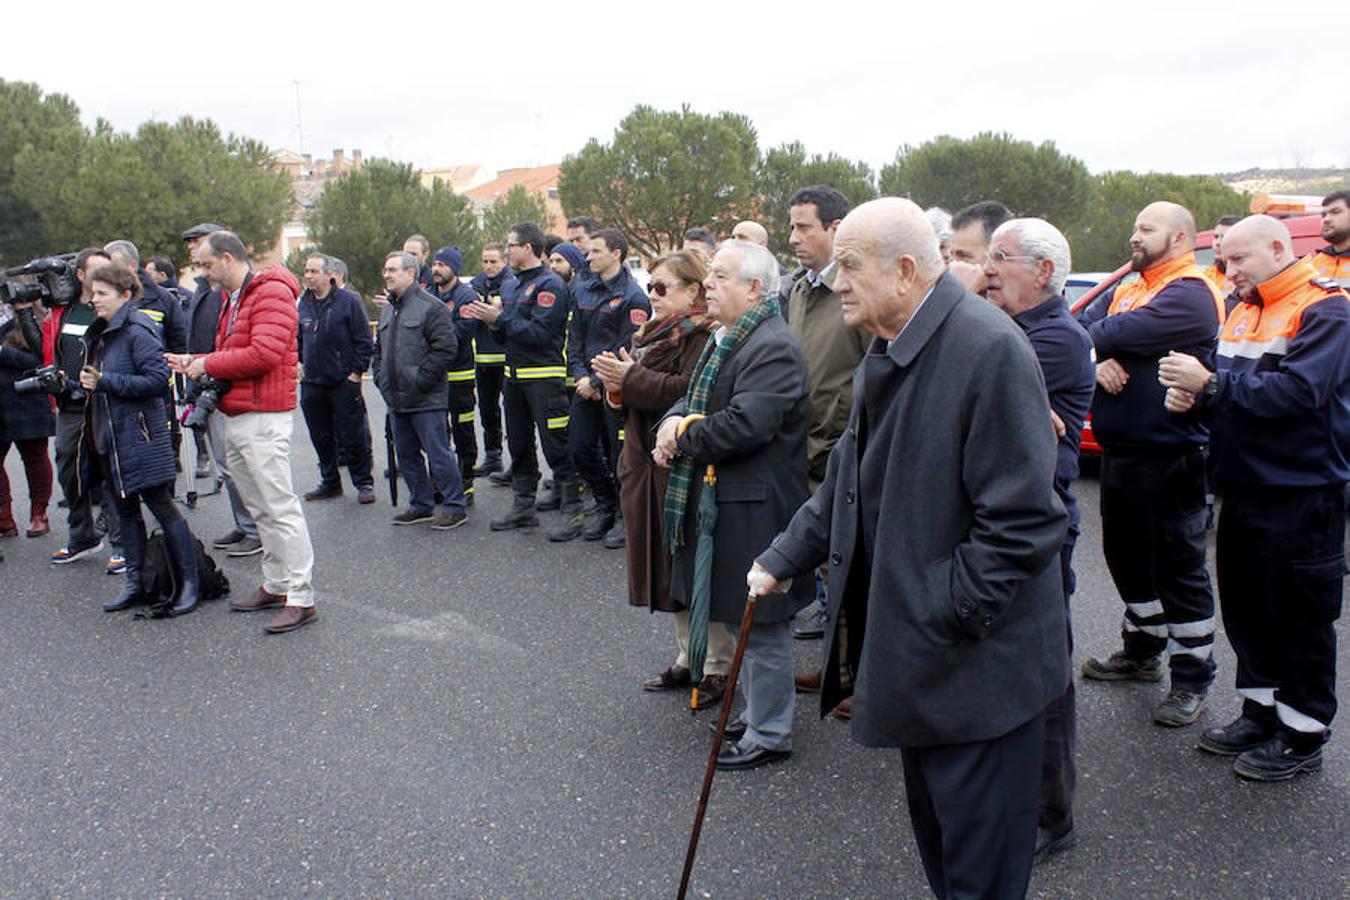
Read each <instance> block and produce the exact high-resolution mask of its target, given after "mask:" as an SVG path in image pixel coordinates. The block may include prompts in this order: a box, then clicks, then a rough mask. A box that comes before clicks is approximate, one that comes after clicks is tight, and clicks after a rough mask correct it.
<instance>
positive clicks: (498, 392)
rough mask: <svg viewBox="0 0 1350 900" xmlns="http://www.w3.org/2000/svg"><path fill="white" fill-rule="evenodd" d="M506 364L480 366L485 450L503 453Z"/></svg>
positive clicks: (480, 415) (494, 453)
mask: <svg viewBox="0 0 1350 900" xmlns="http://www.w3.org/2000/svg"><path fill="white" fill-rule="evenodd" d="M505 371H506V367H505V366H495V365H493V366H479V367H478V416H479V419H480V421H481V422H482V425H483V450H484V452H486V454H487V455H488V456H492V457H500V456H501V455H502V405H501V400H502V391H503V388H502V379H503V373H504V372H505Z"/></svg>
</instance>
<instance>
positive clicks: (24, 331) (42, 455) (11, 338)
mask: <svg viewBox="0 0 1350 900" xmlns="http://www.w3.org/2000/svg"><path fill="white" fill-rule="evenodd" d="M38 309H39V307H37V306H36V305H35V304H34V303H33V302H32V301H29V302H24V303H21V302H18V301H17V300H16V301H15V302H13V303H5V304H0V537H14V536H15V535H17V534H18V533H19V526H18V524H17V523H16V522H15V521H14V512H13V509H12V508H11V505H10V503H11V496H10V487H9V476H8V475H7V474H6V473H5V459H6V458H7V457H8V456H9V448H10V445H11V444H14V445H17V446H18V448H19V456H20V457H21V458H22V459H23V469H24V475H25V476H26V477H27V479H28V505H29V514H30V521H29V525H28V531H27V535H28V536H29V537H40V536H42V535H44V534H46V533H47V532H48V530H49V526H48V524H47V503H48V501H50V500H51V497H52V464H51V461H50V460H49V459H48V458H47V438H49V437H51V436H52V435H53V434H55V433H56V417H55V416H54V415H52V404H51V401H50V400H49V399H48V398H47V396H46V395H45V394H42V393H28V394H19V393H17V392H16V391H15V390H14V384H15V382H17V381H19V380H20V379H21V378H22V377H23V375H24V374H25V373H27V372H28V371H30V370H32V369H36V368H38V367H39V366H41V365H42V331H41V329H40V328H39V327H38V323H37V318H36V314H37V312H38Z"/></svg>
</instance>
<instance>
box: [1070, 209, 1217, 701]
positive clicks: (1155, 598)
mask: <svg viewBox="0 0 1350 900" xmlns="http://www.w3.org/2000/svg"><path fill="white" fill-rule="evenodd" d="M1194 247H1195V219H1194V218H1192V216H1191V214H1190V212H1189V211H1187V210H1186V209H1185V208H1184V207H1182V206H1178V205H1177V204H1175V203H1165V202H1159V203H1151V204H1149V205H1148V206H1146V207H1144V209H1143V211H1141V212H1140V213H1139V215H1138V216H1137V217H1136V218H1135V222H1134V233H1133V234H1132V235H1131V236H1130V249H1131V251H1132V253H1131V256H1130V263H1131V265H1132V266H1133V268H1134V270H1135V271H1136V272H1138V273H1139V275H1140V277H1139V278H1138V279H1136V280H1134V281H1130V282H1127V283H1125V284H1123V285H1121V286H1120V287H1118V288H1116V290H1115V292H1114V294H1113V296H1111V297H1110V298H1108V299H1104V300H1103V301H1102V303H1101V304H1100V305H1097V304H1094V308H1095V309H1094V311H1093V312H1092V313H1090V315H1101V312H1102V311H1103V310H1105V311H1106V314H1105V315H1104V316H1101V317H1100V318H1098V319H1097V320H1096V321H1087V322H1084V324H1085V325H1087V329H1088V335H1089V336H1090V337H1091V338H1092V342H1093V345H1094V348H1095V350H1096V358H1097V393H1096V396H1095V397H1094V399H1093V402H1092V431H1093V434H1095V435H1096V437H1097V440H1098V441H1099V442H1100V443H1101V445H1102V469H1101V504H1102V505H1101V515H1102V547H1103V550H1104V551H1105V555H1106V564H1107V567H1108V568H1109V569H1110V571H1111V577H1112V579H1113V580H1114V581H1115V585H1116V590H1117V591H1119V592H1120V597H1121V599H1122V600H1124V601H1125V617H1124V621H1123V624H1122V626H1121V641H1122V644H1123V646H1122V648H1121V649H1120V650H1117V651H1115V652H1114V653H1112V654H1111V655H1110V657H1108V658H1107V659H1105V660H1102V659H1097V658H1095V657H1093V658H1089V659H1088V660H1087V661H1086V662H1084V663H1083V677H1084V678H1090V679H1095V680H1098V681H1146V682H1155V681H1160V680H1161V679H1162V677H1163V655H1164V653H1166V654H1167V656H1168V657H1169V664H1170V670H1171V679H1172V680H1171V689H1170V690H1169V692H1168V694H1167V696H1166V698H1165V699H1164V700H1163V701H1162V703H1161V704H1159V705H1158V706H1157V707H1155V708H1154V710H1153V721H1154V722H1155V723H1157V724H1159V725H1163V726H1167V727H1179V726H1183V725H1189V724H1191V723H1192V722H1194V721H1195V720H1196V719H1197V718H1199V717H1200V713H1201V711H1202V710H1203V709H1204V707H1205V702H1206V696H1207V694H1208V692H1209V686H1210V684H1212V683H1213V681H1214V671H1215V665H1214V591H1213V588H1212V587H1211V585H1210V581H1209V573H1208V570H1207V569H1206V568H1205V524H1206V521H1207V519H1208V514H1209V508H1208V503H1207V500H1206V493H1207V492H1206V484H1205V466H1206V462H1205V452H1206V445H1207V443H1208V441H1209V429H1208V428H1207V427H1206V424H1205V421H1204V419H1203V418H1202V417H1201V416H1199V415H1196V414H1195V413H1194V412H1172V411H1170V410H1168V409H1166V408H1164V406H1163V394H1164V389H1163V387H1162V386H1161V385H1160V384H1159V383H1158V378H1157V372H1158V362H1159V361H1160V360H1161V359H1162V358H1163V357H1164V356H1166V355H1167V354H1168V353H1169V352H1171V351H1174V350H1176V351H1180V352H1183V353H1187V354H1189V355H1191V356H1194V357H1196V358H1198V359H1200V360H1201V361H1203V362H1204V363H1205V365H1207V366H1212V365H1213V364H1214V344H1215V337H1216V336H1217V334H1218V330H1219V323H1220V322H1221V321H1222V320H1223V300H1222V298H1221V297H1220V295H1219V292H1218V290H1217V289H1216V288H1215V287H1214V285H1213V283H1212V282H1210V281H1209V279H1207V278H1206V277H1205V273H1204V270H1202V269H1201V268H1200V267H1199V266H1198V265H1197V264H1196V262H1195V253H1194Z"/></svg>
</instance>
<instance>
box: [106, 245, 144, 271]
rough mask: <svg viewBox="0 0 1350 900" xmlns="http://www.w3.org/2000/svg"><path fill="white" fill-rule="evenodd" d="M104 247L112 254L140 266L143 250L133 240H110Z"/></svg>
mask: <svg viewBox="0 0 1350 900" xmlns="http://www.w3.org/2000/svg"><path fill="white" fill-rule="evenodd" d="M103 249H104V251H105V252H106V253H108V254H109V255H110V256H111V255H112V254H116V255H118V256H120V257H122V258H124V259H126V260H127V261H128V262H130V263H131V265H132V267H133V268H140V265H141V251H139V250H137V249H136V245H135V244H133V243H132V242H131V241H108V243H106V244H104V245H103Z"/></svg>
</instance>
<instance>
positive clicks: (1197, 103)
mask: <svg viewBox="0 0 1350 900" xmlns="http://www.w3.org/2000/svg"><path fill="white" fill-rule="evenodd" d="M83 5H84V4H83V3H80V4H76V7H80V6H83ZM918 5H919V4H914V3H905V4H897V3H859V2H854V0H834V2H823V0H821V2H816V3H812V4H799V3H775V4H744V3H740V4H737V3H678V2H674V3H662V4H660V5H659V6H658V5H655V4H650V3H644V2H642V0H637V2H631V3H613V2H608V0H605V2H589V3H587V2H574V3H570V4H568V3H564V2H551V3H533V2H517V3H514V4H506V3H500V2H491V3H473V2H470V3H464V2H462V0H461V2H454V3H448V4H434V3H427V4H415V5H413V4H394V5H391V6H390V7H382V5H381V6H377V5H373V4H363V5H362V6H361V7H359V8H356V7H353V8H352V9H351V10H350V11H348V10H347V4H343V3H334V4H332V5H330V6H329V7H328V10H323V7H322V5H320V4H287V3H279V2H275V0H273V2H271V3H258V2H256V0H234V2H232V3H226V4H220V3H211V4H206V3H195V4H193V3H182V2H177V3H163V2H158V0H154V2H134V3H131V4H127V5H125V6H123V7H115V6H114V7H110V6H108V5H106V4H98V5H97V6H90V10H91V12H90V13H89V14H87V15H82V14H80V13H78V12H77V11H76V10H75V9H71V8H67V7H62V8H61V10H59V12H60V13H61V17H60V18H59V19H58V18H54V15H55V13H56V12H57V10H55V8H54V7H49V6H47V5H46V4H43V3H31V2H30V3H14V4H9V5H8V8H7V9H6V11H5V13H4V16H3V19H4V24H5V33H6V36H7V40H6V41H5V49H4V52H3V53H2V54H0V77H3V78H5V79H7V80H24V81H34V82H37V83H38V84H39V85H40V86H41V88H42V89H43V90H44V91H46V92H49V93H54V92H61V93H65V94H68V95H69V96H70V97H71V98H72V99H73V100H74V101H75V102H76V103H77V104H78V105H79V107H80V110H81V113H82V115H83V116H84V118H85V120H86V121H87V122H88V123H90V124H92V123H93V121H94V120H95V119H96V118H97V117H102V118H105V119H107V120H109V121H111V122H112V123H113V125H114V126H116V127H117V128H119V129H134V128H135V127H136V126H137V125H139V124H140V123H142V122H144V121H146V120H148V119H161V120H172V119H176V118H178V117H179V116H182V115H192V116H196V117H209V118H211V119H213V120H215V121H216V122H217V123H218V124H219V125H220V126H221V127H222V129H224V130H226V131H231V132H235V133H239V134H245V135H248V136H250V137H255V138H258V139H260V140H262V141H264V142H265V143H267V144H268V145H269V146H271V147H273V148H283V147H284V148H287V149H291V150H303V151H304V152H308V153H313V154H314V155H315V156H316V157H326V156H328V155H330V154H331V152H332V150H333V149H334V148H336V147H341V148H344V149H347V150H349V151H350V150H351V149H352V148H360V149H361V150H362V151H363V152H364V153H365V155H366V157H367V158H370V157H375V156H383V157H392V158H395V159H398V160H402V161H409V162H412V163H414V164H416V165H417V166H419V167H426V168H432V167H441V166H449V165H454V164H459V163H468V162H477V163H482V164H484V165H485V166H487V167H488V168H490V169H502V168H507V167H512V166H524V165H539V164H543V163H549V162H557V161H560V160H561V159H562V157H563V156H564V155H566V154H568V153H572V152H575V151H577V150H578V149H580V148H581V146H582V145H584V144H585V142H586V141H587V140H588V139H589V138H591V137H598V138H600V139H601V140H602V141H608V140H610V138H611V137H612V135H613V132H614V128H615V126H616V125H617V124H618V122H619V120H620V119H621V118H622V117H623V116H624V115H625V114H626V113H628V112H629V111H630V110H631V109H632V108H633V106H634V105H635V104H637V103H646V104H650V105H653V106H656V107H658V108H662V109H673V108H677V107H678V106H679V105H680V104H681V103H689V104H690V105H691V106H692V107H693V108H694V109H696V110H698V111H700V112H705V113H714V112H719V111H722V110H728V111H732V112H738V113H743V114H745V115H747V116H748V117H749V118H750V120H751V121H752V122H753V123H754V125H755V128H756V130H757V132H758V135H759V142H760V147H761V149H763V148H766V147H771V146H774V145H777V144H779V143H782V142H784V141H790V140H801V141H802V142H803V143H804V144H805V145H806V146H807V148H808V150H810V151H812V152H822V153H823V152H828V151H834V152H837V153H840V154H843V155H845V156H848V157H851V158H855V159H862V160H864V161H866V162H868V163H869V164H871V165H872V166H873V167H874V168H879V167H880V166H882V165H884V164H885V163H887V162H889V161H890V160H891V159H892V158H893V157H894V155H895V151H896V148H897V147H898V146H900V145H901V144H904V143H915V144H916V143H921V142H923V141H925V140H928V139H930V138H933V137H936V136H937V135H940V134H952V135H956V136H958V137H969V136H971V135H973V134H975V133H977V132H980V131H985V130H994V131H1008V132H1010V133H1012V134H1013V135H1014V136H1015V137H1018V138H1021V139H1026V140H1031V141H1035V142H1040V141H1044V140H1052V141H1054V142H1055V144H1056V145H1057V146H1058V147H1059V149H1060V150H1062V151H1065V152H1067V153H1071V154H1073V155H1075V156H1077V157H1079V158H1080V159H1082V160H1083V161H1084V162H1085V163H1087V166H1088V168H1089V169H1090V170H1092V171H1094V172H1098V171H1104V170H1108V169H1117V168H1128V169H1135V170H1138V171H1146V170H1154V171H1171V172H1180V173H1187V174H1189V173H1213V172H1226V171H1233V170H1238V169H1245V168H1248V167H1252V166H1263V167H1289V166H1294V165H1307V166H1341V167H1350V117H1348V116H1347V112H1350V109H1348V108H1347V105H1346V104H1347V101H1346V100H1345V99H1344V97H1345V90H1344V76H1345V71H1346V68H1345V62H1344V59H1343V50H1342V47H1341V44H1340V37H1338V36H1337V35H1336V34H1334V33H1332V32H1320V33H1319V30H1318V25H1317V20H1318V19H1323V20H1325V17H1326V15H1327V14H1328V13H1327V10H1328V9H1329V7H1320V8H1319V9H1320V10H1321V11H1320V12H1318V11H1317V10H1315V9H1313V8H1312V7H1308V8H1307V10H1306V12H1305V13H1299V12H1297V10H1298V9H1299V8H1298V7H1290V6H1279V5H1271V4H1269V3H1261V4H1258V3H1256V2H1250V0H1239V2H1229V3H1205V4H1198V3H1180V2H1176V0H1172V2H1168V3H1157V2H1152V0H1136V2H1135V3H1132V4H1122V5H1120V6H1119V7H1116V6H1115V5H1114V4H1112V5H1111V7H1112V8H1116V9H1119V10H1120V12H1116V13H1111V14H1107V13H1104V12H1099V11H1098V10H1104V9H1106V8H1108V6H1107V4H1100V3H1082V2H1079V3H1060V2H1045V3H1036V2H1024V3H1020V4H1018V3H1011V2H1003V3H985V2H961V0H957V2H939V3H931V4H929V5H928V9H930V10H931V11H930V12H924V13H915V12H912V11H911V10H912V9H913V8H914V7H915V6H918ZM752 7H762V8H764V9H771V10H773V13H772V16H768V15H766V14H763V13H760V12H757V11H756V10H755V9H753V8H752ZM302 8H303V9H304V10H305V11H302ZM437 8H443V9H445V10H446V11H445V12H432V11H431V10H436V9H437ZM380 9H390V10H396V12H393V13H390V14H383V13H381V12H379V10H380ZM410 9H424V10H428V12H427V13H425V14H422V15H409V14H407V13H406V12H405V10H410ZM310 10H313V11H310ZM656 10H660V12H659V13H658V12H657V11H656ZM1333 31H1334V30H1333ZM1319 34H1324V35H1325V36H1326V44H1325V45H1324V46H1319V45H1318V43H1317V41H1318V38H1319ZM296 82H299V84H298V85H297V84H296ZM297 91H298V105H297ZM2 127H4V124H3V123H0V128H2ZM302 135H303V139H302Z"/></svg>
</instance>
